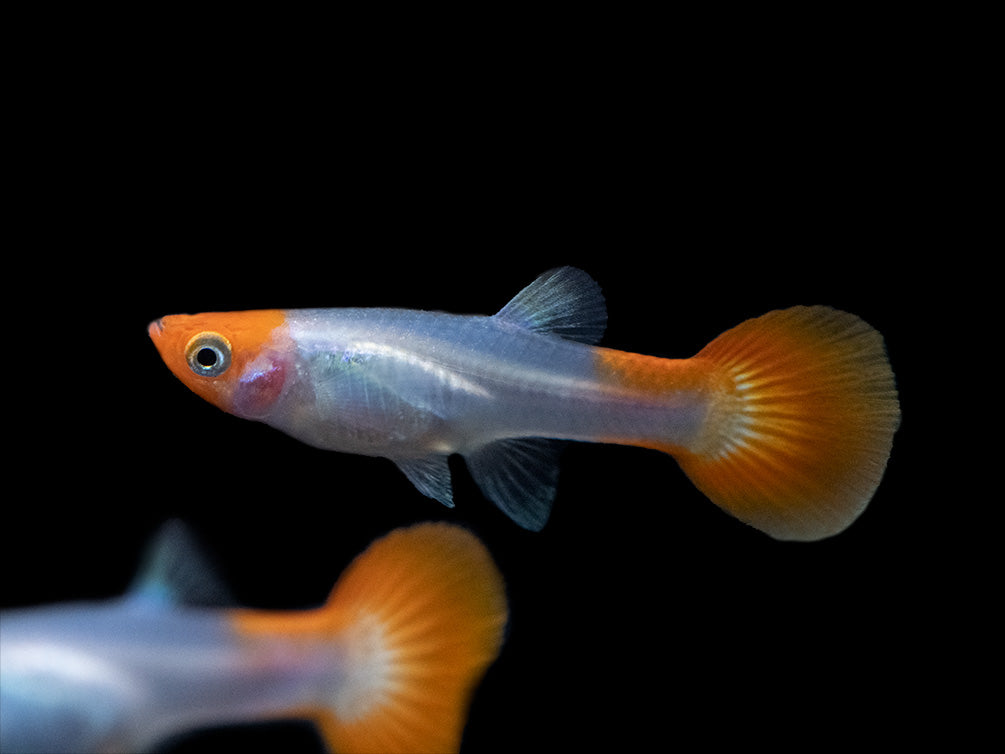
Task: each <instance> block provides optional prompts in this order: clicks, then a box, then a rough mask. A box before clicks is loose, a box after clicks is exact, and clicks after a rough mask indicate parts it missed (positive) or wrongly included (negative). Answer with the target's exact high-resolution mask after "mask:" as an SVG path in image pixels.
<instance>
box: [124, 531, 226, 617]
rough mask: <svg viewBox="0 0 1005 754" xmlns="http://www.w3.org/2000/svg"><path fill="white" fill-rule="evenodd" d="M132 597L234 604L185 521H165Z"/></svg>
mask: <svg viewBox="0 0 1005 754" xmlns="http://www.w3.org/2000/svg"><path fill="white" fill-rule="evenodd" d="M128 598H129V599H130V600H132V601H134V602H141V603H144V604H149V605H162V606H167V605H199V606H221V605H231V604H233V599H232V598H231V595H230V591H229V590H228V589H227V587H226V586H225V585H224V584H223V583H222V582H221V581H220V580H219V578H217V576H216V574H215V573H214V571H213V569H212V568H211V567H210V565H209V560H208V559H207V558H206V556H205V555H204V554H203V553H202V552H201V551H200V550H199V547H198V545H197V544H196V542H195V540H194V539H193V537H192V534H191V533H190V532H189V530H188V527H186V526H185V525H184V524H183V523H182V522H181V521H177V520H172V521H168V522H167V523H166V524H164V525H163V526H162V527H161V529H160V531H158V532H157V536H156V537H155V538H154V541H153V542H152V543H151V545H150V548H149V549H148V551H147V554H146V558H145V560H144V564H143V567H142V568H141V569H140V571H139V574H138V575H137V577H136V579H135V580H134V581H133V584H132V586H131V587H130V588H129V592H128Z"/></svg>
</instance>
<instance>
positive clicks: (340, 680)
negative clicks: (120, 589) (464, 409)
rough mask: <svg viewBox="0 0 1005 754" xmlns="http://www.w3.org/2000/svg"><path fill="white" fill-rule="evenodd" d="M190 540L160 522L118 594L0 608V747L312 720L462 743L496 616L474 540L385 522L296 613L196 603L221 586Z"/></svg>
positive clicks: (433, 744) (386, 739)
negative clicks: (386, 528)
mask: <svg viewBox="0 0 1005 754" xmlns="http://www.w3.org/2000/svg"><path fill="white" fill-rule="evenodd" d="M192 548H193V545H192V543H191V539H190V538H189V537H188V535H187V533H186V531H185V529H184V528H182V527H181V524H180V523H178V522H171V523H170V524H168V525H166V526H165V528H164V529H163V530H162V533H161V536H160V537H159V538H158V540H157V544H156V546H155V547H154V548H153V551H152V558H151V561H150V565H149V566H148V567H147V568H146V569H144V571H143V575H142V576H141V578H139V579H137V582H136V585H135V586H134V587H133V588H132V589H131V590H130V592H129V593H128V594H127V595H125V596H124V597H121V598H118V599H112V600H109V601H107V602H98V603H78V604H73V603H70V604H60V605H51V606H44V607H35V608H23V609H18V610H11V611H8V612H4V613H2V614H0V751H2V752H5V754H6V753H9V754H13V752H47V753H48V754H55V753H56V752H83V751H93V752H97V751H101V752H119V751H121V752H134V751H148V750H150V749H151V748H155V747H157V746H159V745H161V744H163V743H164V742H166V741H168V740H169V739H172V738H173V737H175V736H178V735H181V734H184V733H186V732H190V731H192V730H196V729H200V728H204V727H207V726H218V725H224V724H228V723H239V722H248V721H254V720H264V719H276V718H307V719H310V720H313V721H314V722H315V723H316V725H317V728H318V730H319V732H320V733H321V736H322V738H323V740H324V742H325V743H326V744H327V745H328V746H329V747H330V748H331V749H333V750H334V751H337V752H354V751H381V752H391V751H456V750H457V749H458V748H459V747H460V741H461V735H462V732H463V728H464V724H465V720H466V717H467V710H468V706H469V702H470V698H471V694H472V692H473V690H474V687H475V685H476V684H477V683H478V682H479V681H480V679H481V677H482V675H483V673H484V672H485V670H486V669H487V667H488V666H489V665H490V664H491V663H492V662H493V660H494V659H495V658H496V656H497V655H498V653H499V649H500V646H501V643H502V640H503V633H504V630H505V624H506V620H507V606H506V597H505V593H504V586H503V582H502V578H501V576H500V574H499V572H498V570H497V569H496V566H495V564H494V562H493V561H492V558H491V556H490V555H489V554H488V552H487V550H486V549H485V547H484V546H483V545H482V543H481V542H480V541H479V540H478V539H477V538H476V537H475V536H474V535H473V534H471V533H469V532H468V531H467V530H465V529H462V528H460V527H457V526H453V525H449V524H419V525H415V526H412V527H409V528H404V529H397V530H395V531H393V532H391V533H390V534H388V535H387V536H385V537H384V538H382V539H378V540H377V541H376V542H374V543H373V544H372V545H371V546H370V547H369V548H368V549H367V550H366V551H365V552H364V553H363V554H362V555H360V556H359V557H357V558H356V560H355V561H353V562H352V564H351V565H350V566H349V567H348V568H347V569H346V570H345V571H344V572H343V574H342V575H341V577H340V578H339V580H338V582H337V583H336V585H335V588H334V589H333V591H332V593H331V596H330V597H329V599H328V601H327V603H326V604H325V605H324V606H322V607H320V608H317V609H313V610H306V611H300V612H285V611H284V612H267V611H257V610H250V609H241V608H221V607H208V606H205V603H206V602H207V601H216V596H217V595H219V594H221V593H222V590H221V589H219V588H217V587H215V586H214V585H213V579H212V577H211V576H208V575H207V574H206V572H205V569H204V562H205V561H204V560H203V559H202V558H201V557H200V556H199V554H198V553H197V552H196V551H194V550H193V549H192ZM186 603H187V604H186ZM192 603H195V604H192Z"/></svg>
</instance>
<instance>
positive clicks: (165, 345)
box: [147, 309, 290, 419]
mask: <svg viewBox="0 0 1005 754" xmlns="http://www.w3.org/2000/svg"><path fill="white" fill-rule="evenodd" d="M285 321H286V318H285V316H284V315H283V312H282V311H280V310H278V309H268V310H262V311H248V312H219V313H212V314H172V315H169V316H167V317H162V318H161V319H158V320H156V321H154V322H151V323H150V326H149V327H148V328H147V332H149V333H150V338H151V339H152V340H153V342H154V345H155V346H157V350H158V351H159V352H160V355H161V358H162V359H164V363H165V364H166V365H167V367H168V369H170V370H171V371H172V372H173V373H174V375H175V377H177V378H178V379H180V380H181V381H182V382H184V383H185V385H187V386H188V388H189V389H190V390H192V392H194V393H195V394H196V395H199V396H200V397H202V398H204V399H206V400H207V401H209V402H210V403H212V404H213V405H214V406H217V407H218V408H221V409H223V410H224V411H228V412H230V413H232V414H237V415H238V416H243V417H245V418H249V419H257V418H261V417H263V416H264V415H266V414H267V413H268V411H269V409H270V408H271V406H272V405H273V403H275V401H276V399H277V398H279V396H280V395H281V394H282V391H283V386H284V384H285V382H286V376H287V374H288V372H289V371H290V370H289V369H288V361H289V338H288V336H287V335H286V328H285Z"/></svg>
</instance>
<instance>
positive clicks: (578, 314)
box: [496, 267, 607, 345]
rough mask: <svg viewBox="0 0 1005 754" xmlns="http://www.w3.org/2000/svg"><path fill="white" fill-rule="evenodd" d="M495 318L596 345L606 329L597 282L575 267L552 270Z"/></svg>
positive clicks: (515, 297)
mask: <svg viewBox="0 0 1005 754" xmlns="http://www.w3.org/2000/svg"><path fill="white" fill-rule="evenodd" d="M496 317H497V318H498V319H500V320H503V321H505V322H509V323H511V324H515V325H518V326H520V327H523V328H526V329H528V330H533V331H535V332H541V333H551V334H553V335H558V336H560V337H562V338H567V339H568V340H575V341H578V342H580V343H588V344H590V345H593V344H595V343H599V342H600V339H601V338H602V337H603V335H604V330H605V329H607V305H606V303H604V294H603V293H601V291H600V286H599V285H597V282H596V281H595V280H594V279H593V278H591V277H590V276H589V275H587V274H586V273H585V272H583V271H582V270H580V269H577V268H576V267H559V268H557V269H554V270H549V271H548V272H546V273H544V274H543V275H541V276H540V277H538V278H537V279H536V280H535V281H534V282H533V283H531V284H530V285H528V286H527V287H526V288H524V289H523V290H522V291H520V292H519V293H518V294H517V295H516V296H514V297H513V300H512V301H510V302H509V303H508V304H506V306H504V307H503V308H502V309H500V310H499V313H498V314H496Z"/></svg>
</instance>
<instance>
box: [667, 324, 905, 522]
mask: <svg viewBox="0 0 1005 754" xmlns="http://www.w3.org/2000/svg"><path fill="white" fill-rule="evenodd" d="M695 358H696V359H705V360H708V361H709V362H711V364H712V367H713V369H714V370H715V371H716V372H718V373H719V374H721V375H722V385H721V388H720V390H719V392H718V393H717V395H716V398H715V399H714V400H713V402H712V404H711V409H710V414H709V419H708V421H707V422H706V425H705V430H704V432H703V433H702V436H701V437H700V438H699V439H698V440H697V442H696V443H694V444H693V445H692V446H691V447H690V448H689V449H687V450H683V451H682V450H680V449H675V450H674V455H675V456H676V458H677V460H678V462H679V463H680V465H681V467H682V468H683V469H684V471H685V473H687V475H688V477H690V479H691V480H692V481H693V482H694V483H695V485H697V486H698V488H699V489H700V490H701V491H702V492H704V493H705V494H706V495H707V496H708V497H709V498H711V499H712V501H713V502H715V503H716V504H717V505H719V506H720V507H722V508H724V509H725V510H727V511H729V512H730V513H732V514H733V515H735V516H736V517H737V518H739V519H741V520H743V521H745V522H747V523H749V524H751V525H753V526H755V527H757V528H758V529H760V530H762V531H764V532H766V533H768V534H770V535H771V536H773V537H776V538H778V539H797V540H814V539H821V538H823V537H827V536H831V535H833V534H837V533H838V532H840V531H841V530H843V529H844V528H845V527H847V526H848V525H849V524H850V523H851V522H852V521H854V520H855V518H856V517H857V516H858V515H859V514H860V513H861V512H862V510H864V508H865V506H866V505H867V504H868V502H869V500H870V499H871V497H872V495H873V493H874V492H875V490H876V487H877V486H878V485H879V482H880V479H881V478H882V476H883V472H884V470H885V468H886V462H887V459H888V457H889V455H890V449H891V446H892V443H893V435H894V432H895V431H896V429H897V425H898V423H899V420H900V408H899V403H898V399H897V391H896V387H895V385H894V377H893V371H892V370H891V368H890V364H889V361H888V360H887V357H886V352H885V349H884V346H883V340H882V337H881V336H880V334H879V333H878V332H877V331H876V330H874V329H873V328H872V327H870V326H869V325H868V324H866V323H865V322H863V321H862V320H861V319H859V318H858V317H856V316H854V315H852V314H848V313H846V312H841V311H837V310H835V309H830V308H827V307H795V308H792V309H785V310H780V311H774V312H769V313H768V314H765V315H764V316H762V317H757V318H755V319H751V320H748V321H746V322H744V323H742V324H740V325H739V326H737V327H735V328H733V329H732V330H728V331H727V332H725V333H723V334H722V335H720V336H719V337H718V338H716V339H715V340H713V341H712V342H711V343H710V344H709V345H708V346H706V347H705V348H704V349H702V351H700V352H699V353H698V355H697V356H696V357H695Z"/></svg>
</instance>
